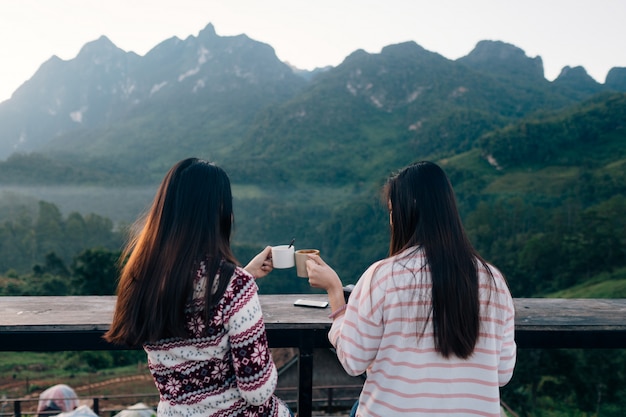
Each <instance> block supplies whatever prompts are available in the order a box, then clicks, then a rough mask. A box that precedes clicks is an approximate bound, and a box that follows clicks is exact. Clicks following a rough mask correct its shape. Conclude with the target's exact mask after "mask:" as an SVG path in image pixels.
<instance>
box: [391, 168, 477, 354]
mask: <svg viewBox="0 0 626 417" xmlns="http://www.w3.org/2000/svg"><path fill="white" fill-rule="evenodd" d="M384 195H385V198H386V199H387V202H388V204H389V209H390V224H391V239H390V244H389V254H390V256H391V255H395V254H397V253H399V252H401V251H403V250H405V249H407V248H410V247H413V246H420V247H422V248H423V250H424V252H425V255H426V260H427V267H428V268H429V269H430V274H431V277H432V312H431V314H432V323H433V331H434V336H435V348H436V349H437V351H438V352H440V353H441V354H442V355H443V356H444V357H448V356H450V355H451V354H454V355H456V356H458V357H460V358H468V357H469V356H471V354H472V352H473V351H474V347H475V345H476V342H477V340H478V335H479V329H480V301H479V280H478V276H479V274H478V267H479V264H478V263H479V262H480V263H482V264H483V265H484V266H485V268H487V270H488V271H489V268H488V267H487V264H486V262H485V261H484V260H483V259H482V258H481V257H480V255H479V254H478V253H477V252H476V250H475V249H474V248H473V247H472V245H471V243H470V241H469V239H468V237H467V235H466V233H465V230H464V228H463V224H462V222H461V218H460V215H459V212H458V209H457V205H456V198H455V195H454V191H453V189H452V185H451V184H450V180H449V179H448V177H447V176H446V174H445V172H444V171H443V170H442V169H441V168H440V167H439V166H438V165H436V164H434V163H432V162H428V161H422V162H416V163H414V164H412V165H410V166H408V167H406V168H404V169H403V170H401V171H400V172H399V173H398V174H396V175H394V176H392V177H391V178H389V180H388V181H387V184H386V186H385V193H384Z"/></svg>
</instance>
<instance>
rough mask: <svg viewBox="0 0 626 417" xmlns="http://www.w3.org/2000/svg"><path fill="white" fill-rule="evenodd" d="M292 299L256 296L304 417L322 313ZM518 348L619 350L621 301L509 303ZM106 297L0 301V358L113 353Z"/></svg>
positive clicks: (624, 343)
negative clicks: (293, 361) (286, 356)
mask: <svg viewBox="0 0 626 417" xmlns="http://www.w3.org/2000/svg"><path fill="white" fill-rule="evenodd" d="M298 298H308V299H313V300H326V296H325V295H319V294H316V295H311V294H288V295H284V294H283V295H261V296H260V300H261V307H262V310H263V317H264V321H265V326H266V329H267V333H268V340H269V344H270V347H297V348H298V349H299V359H298V369H299V387H298V415H299V416H300V417H310V416H311V411H312V408H311V407H312V402H313V399H312V396H311V395H312V389H313V385H312V380H313V350H314V349H315V348H327V347H330V344H329V342H328V339H327V334H328V330H329V328H330V326H331V319H329V318H328V312H329V310H328V309H315V308H307V307H296V306H294V305H293V302H294V301H295V300H296V299H298ZM514 301H515V309H516V315H515V321H516V323H515V338H516V342H517V345H518V347H519V348H521V349H524V348H581V349H602V348H626V299H549V298H518V299H515V300H514ZM114 306H115V297H114V296H66V297H53V296H51V297H0V351H63V350H114V349H123V347H119V346H113V345H110V344H108V343H106V342H105V341H104V340H103V339H102V335H103V334H104V332H106V330H108V328H109V324H110V322H111V319H112V317H113V309H114Z"/></svg>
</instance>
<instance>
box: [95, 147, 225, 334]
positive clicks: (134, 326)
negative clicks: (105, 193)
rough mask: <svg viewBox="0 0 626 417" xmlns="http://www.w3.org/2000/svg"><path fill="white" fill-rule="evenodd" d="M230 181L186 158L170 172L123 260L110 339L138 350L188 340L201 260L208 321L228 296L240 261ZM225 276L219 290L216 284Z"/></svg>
mask: <svg viewBox="0 0 626 417" xmlns="http://www.w3.org/2000/svg"><path fill="white" fill-rule="evenodd" d="M232 224H233V205H232V193H231V187H230V180H229V179H228V176H227V175H226V173H225V172H224V171H223V170H222V169H221V168H219V167H218V166H216V165H213V164H211V163H209V162H207V161H203V160H200V159H197V158H188V159H184V160H182V161H180V162H178V163H177V164H175V165H174V166H173V167H172V168H171V169H170V170H169V171H168V173H167V174H166V175H165V178H164V179H163V181H162V182H161V185H160V186H159V189H158V191H157V193H156V196H155V197H154V201H153V203H152V206H151V208H150V210H149V211H148V213H147V215H146V217H145V219H140V220H139V221H138V226H139V227H138V228H137V230H138V233H137V234H136V235H135V236H132V237H131V239H130V241H129V243H128V245H127V246H126V248H125V250H124V252H123V254H122V259H124V260H126V259H127V261H126V262H125V264H124V266H123V269H122V273H121V277H120V282H119V285H118V290H117V295H118V299H117V304H116V309H115V314H114V318H113V323H112V324H111V328H110V330H109V331H108V332H107V334H106V335H105V339H106V340H108V341H110V342H115V343H121V344H126V345H129V346H137V345H140V344H143V343H146V342H155V341H157V340H160V339H163V338H167V337H185V336H186V331H185V306H186V304H187V302H188V301H189V297H190V294H191V293H192V291H193V281H194V278H195V274H196V272H197V270H198V268H199V266H200V263H201V262H205V264H206V277H207V286H206V288H207V290H206V299H205V316H206V318H207V319H208V317H209V311H210V308H211V306H212V305H214V304H215V302H216V301H215V300H216V299H217V298H218V297H220V296H221V295H222V293H223V292H224V290H225V288H226V285H227V284H228V280H229V279H230V277H231V275H232V273H233V271H234V268H235V265H236V259H235V257H234V255H233V253H232V251H231V248H230V235H231V228H232ZM218 271H220V282H219V283H218V285H217V292H213V291H212V289H213V288H214V279H215V276H216V274H217V273H218Z"/></svg>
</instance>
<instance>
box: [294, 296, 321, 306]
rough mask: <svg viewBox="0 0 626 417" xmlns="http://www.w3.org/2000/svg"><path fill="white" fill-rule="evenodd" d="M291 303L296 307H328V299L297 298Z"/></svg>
mask: <svg viewBox="0 0 626 417" xmlns="http://www.w3.org/2000/svg"><path fill="white" fill-rule="evenodd" d="M293 305H294V306H298V307H315V308H326V307H328V301H315V300H304V299H302V298H299V299H297V300H296V302H295V303H293Z"/></svg>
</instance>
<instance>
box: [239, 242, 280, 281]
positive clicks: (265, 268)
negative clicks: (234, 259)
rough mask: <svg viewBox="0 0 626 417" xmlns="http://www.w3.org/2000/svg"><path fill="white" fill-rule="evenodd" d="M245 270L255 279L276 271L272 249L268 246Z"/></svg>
mask: <svg viewBox="0 0 626 417" xmlns="http://www.w3.org/2000/svg"><path fill="white" fill-rule="evenodd" d="M243 269H245V270H246V271H248V272H249V273H251V274H252V275H253V276H254V278H257V279H258V278H263V277H264V276H266V275H267V274H269V273H270V272H272V270H273V269H274V264H273V263H272V247H271V246H266V247H265V249H263V250H262V251H261V252H259V254H258V255H257V256H255V257H254V258H252V260H251V261H250V262H249V263H248V265H246V266H245V267H244V268H243Z"/></svg>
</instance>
